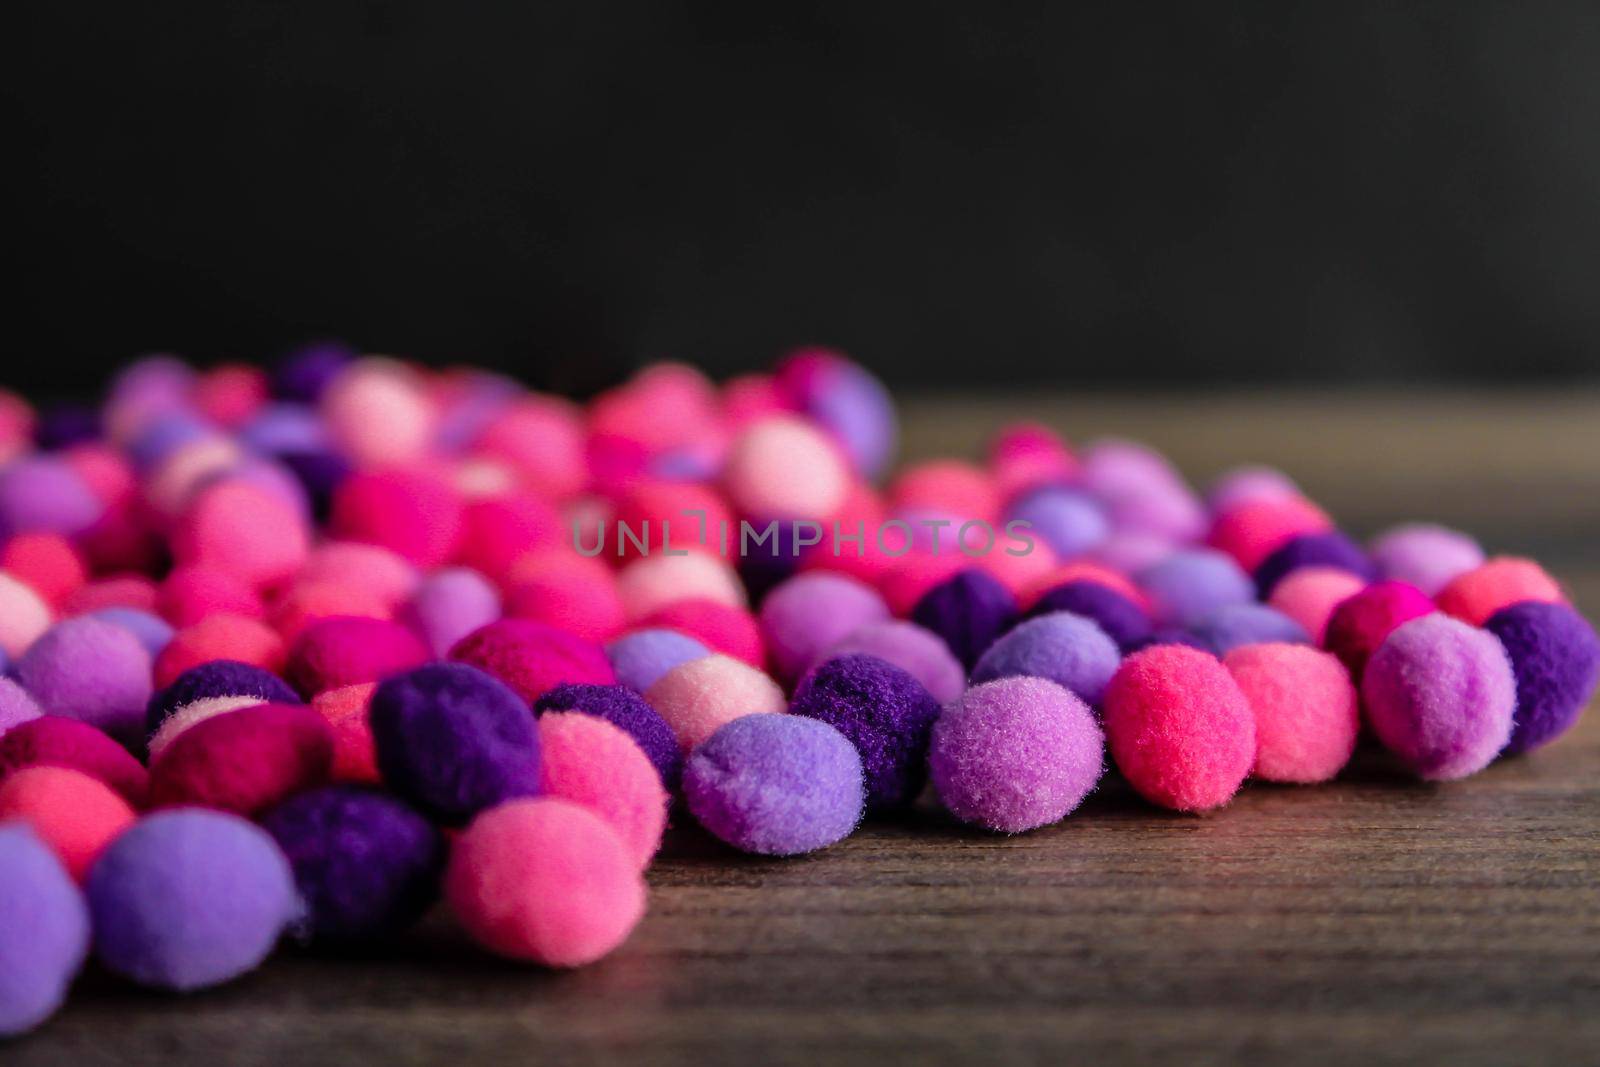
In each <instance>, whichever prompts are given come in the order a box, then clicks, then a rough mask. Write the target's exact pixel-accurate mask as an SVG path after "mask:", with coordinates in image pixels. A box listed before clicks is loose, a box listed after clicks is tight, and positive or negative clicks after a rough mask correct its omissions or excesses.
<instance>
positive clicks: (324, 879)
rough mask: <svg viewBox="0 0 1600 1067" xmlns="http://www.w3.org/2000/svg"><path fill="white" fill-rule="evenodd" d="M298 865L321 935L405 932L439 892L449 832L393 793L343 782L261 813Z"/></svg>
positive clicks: (312, 927) (309, 917) (307, 922)
mask: <svg viewBox="0 0 1600 1067" xmlns="http://www.w3.org/2000/svg"><path fill="white" fill-rule="evenodd" d="M261 826H262V828H263V829H265V830H266V831H267V833H269V834H271V835H272V836H273V838H274V839H275V840H276V841H277V842H278V847H279V848H281V849H283V854H284V855H285V856H287V857H288V858H289V866H290V867H291V868H293V869H294V880H295V884H296V886H297V887H298V888H299V891H300V899H301V901H302V902H303V903H304V905H305V914H304V916H303V917H302V918H301V922H300V928H301V930H302V931H303V933H304V935H305V936H306V937H307V938H309V939H310V940H313V941H333V942H339V941H362V940H370V939H372V938H375V937H381V936H383V935H385V934H392V933H398V932H399V931H401V930H403V929H405V928H406V927H407V926H410V925H411V924H412V923H413V922H415V921H416V920H417V919H419V918H421V917H422V913H423V912H425V911H427V910H428V906H429V905H430V904H432V903H433V901H434V899H435V897H437V896H438V892H439V875H440V872H441V871H442V870H443V868H444V856H445V848H444V838H443V836H442V835H441V834H440V833H439V831H438V830H436V829H434V827H433V825H432V824H431V823H429V822H428V820H427V819H425V818H423V817H422V816H421V815H419V814H418V813H417V812H415V811H413V810H412V809H411V808H409V807H407V806H406V805H405V804H403V803H401V802H400V801H399V800H397V799H395V798H394V797H392V796H389V795H388V794H386V793H380V792H378V791H377V790H373V789H364V788H361V787H359V786H344V785H335V786H328V787H326V788H323V789H313V790H311V791H309V792H306V793H301V794H300V795H299V796H295V797H290V798H289V799H288V800H286V801H284V802H283V803H282V804H279V805H278V806H277V807H275V808H273V809H272V810H271V811H269V812H267V814H266V815H265V816H264V817H263V818H262V819H261Z"/></svg>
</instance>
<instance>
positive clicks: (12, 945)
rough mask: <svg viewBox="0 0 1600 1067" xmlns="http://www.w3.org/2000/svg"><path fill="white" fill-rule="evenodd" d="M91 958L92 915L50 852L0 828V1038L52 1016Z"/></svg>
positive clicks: (12, 828)
mask: <svg viewBox="0 0 1600 1067" xmlns="http://www.w3.org/2000/svg"><path fill="white" fill-rule="evenodd" d="M88 952H89V910H88V909H87V908H86V907H84V903H83V895H82V894H81V893H79V892H78V887H77V886H76V885H74V884H73V882H72V878H71V876H70V875H68V874H67V871H66V868H64V867H62V866H61V861H60V860H58V859H57V858H56V855H55V853H54V852H51V851H50V849H49V848H48V847H47V846H46V845H45V844H44V842H42V841H40V840H39V839H38V838H37V837H36V836H34V833H33V831H32V830H30V829H29V828H28V827H27V826H26V825H24V824H22V823H13V824H6V825H0V1037H11V1036H14V1035H16V1034H21V1033H25V1032H27V1031H29V1030H32V1029H33V1028H34V1027H35V1026H38V1025H39V1024H40V1023H42V1022H44V1021H45V1020H46V1019H48V1018H49V1017H50V1016H51V1015H53V1014H55V1011H56V1009H57V1008H59V1007H61V1002H62V1001H63V1000H65V999H66V996H67V989H68V987H70V986H71V985H72V979H73V977H74V976H75V975H76V974H77V973H78V969H79V968H80V967H82V966H83V960H84V957H85V956H86V955H88Z"/></svg>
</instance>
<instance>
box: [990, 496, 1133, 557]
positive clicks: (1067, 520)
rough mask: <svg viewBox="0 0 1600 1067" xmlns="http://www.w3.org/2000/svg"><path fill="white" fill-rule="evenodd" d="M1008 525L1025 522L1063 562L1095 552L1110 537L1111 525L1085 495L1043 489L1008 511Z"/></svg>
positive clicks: (1094, 503) (1018, 502) (1024, 497)
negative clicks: (1091, 551) (1093, 550)
mask: <svg viewBox="0 0 1600 1067" xmlns="http://www.w3.org/2000/svg"><path fill="white" fill-rule="evenodd" d="M1006 519H1007V522H1008V523H1010V522H1026V523H1028V524H1029V526H1031V527H1032V529H1033V532H1034V533H1035V534H1037V535H1038V537H1039V540H1041V541H1043V542H1044V543H1045V544H1047V545H1049V546H1050V548H1051V549H1053V550H1054V551H1055V553H1056V555H1058V556H1060V557H1061V558H1062V559H1072V558H1073V557H1075V556H1081V555H1083V554H1084V553H1085V552H1088V551H1090V550H1092V549H1094V548H1097V547H1098V546H1099V545H1100V543H1101V542H1102V541H1104V540H1105V539H1106V538H1107V537H1108V536H1110V534H1111V523H1110V521H1109V520H1108V519H1107V518H1106V513H1105V510H1104V509H1103V508H1101V506H1100V504H1099V503H1098V502H1097V501H1096V500H1095V499H1094V497H1092V496H1090V495H1089V494H1088V493H1084V492H1081V491H1080V490H1077V489H1068V488H1065V487H1064V486H1058V485H1044V486H1040V487H1039V488H1037V489H1033V490H1031V491H1029V492H1027V493H1024V494H1023V495H1022V496H1021V497H1019V498H1018V499H1017V500H1016V501H1015V502H1014V503H1013V504H1012V505H1011V507H1010V508H1009V509H1008V510H1007V514H1006Z"/></svg>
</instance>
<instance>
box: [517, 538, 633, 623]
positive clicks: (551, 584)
mask: <svg viewBox="0 0 1600 1067" xmlns="http://www.w3.org/2000/svg"><path fill="white" fill-rule="evenodd" d="M505 613H506V614H507V615H508V616H510V617H512V618H517V619H531V620H532V621H534V622H542V623H544V624H545V625H547V626H556V627H559V628H561V629H563V630H566V631H568V632H569V633H573V634H576V635H577V636H579V637H581V638H583V639H584V640H586V641H609V640H610V639H611V638H613V637H615V636H617V634H619V633H621V632H622V630H623V627H624V626H626V625H627V622H628V611H627V608H626V606H625V605H624V604H623V602H622V593H621V592H620V591H619V589H618V587H617V580H616V578H615V577H614V576H613V575H612V572H611V568H610V567H608V566H607V565H606V564H605V563H604V562H603V561H601V560H599V559H589V558H586V557H584V556H580V555H577V554H576V553H573V552H571V551H570V550H568V549H565V548H560V549H550V550H546V551H543V552H540V553H537V554H535V555H534V556H532V557H524V558H523V559H522V560H521V561H520V562H518V563H517V564H516V565H515V566H513V567H512V568H511V576H510V578H508V580H507V586H506V606H505Z"/></svg>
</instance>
